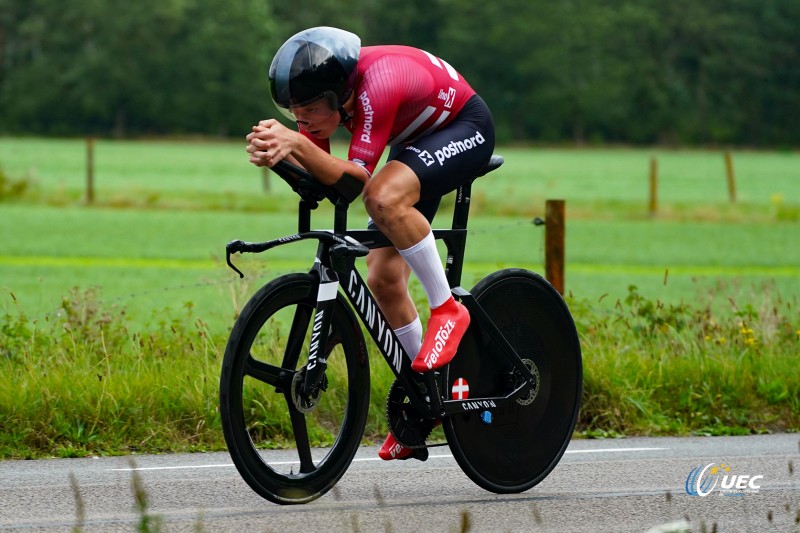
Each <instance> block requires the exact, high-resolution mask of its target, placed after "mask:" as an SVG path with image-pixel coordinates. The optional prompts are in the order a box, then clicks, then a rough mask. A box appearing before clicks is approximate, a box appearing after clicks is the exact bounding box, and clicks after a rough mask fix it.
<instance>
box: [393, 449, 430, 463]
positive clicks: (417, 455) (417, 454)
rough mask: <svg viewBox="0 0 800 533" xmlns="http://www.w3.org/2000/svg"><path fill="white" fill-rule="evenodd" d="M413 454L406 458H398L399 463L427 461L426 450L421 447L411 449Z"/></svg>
mask: <svg viewBox="0 0 800 533" xmlns="http://www.w3.org/2000/svg"><path fill="white" fill-rule="evenodd" d="M413 450H414V452H413V453H412V454H411V455H408V456H406V457H400V458H399V459H398V460H399V461H406V460H408V459H416V460H417V461H427V460H428V456H429V454H428V448H426V447H424V446H421V447H415V448H413Z"/></svg>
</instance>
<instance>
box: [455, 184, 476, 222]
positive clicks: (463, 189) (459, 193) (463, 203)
mask: <svg viewBox="0 0 800 533" xmlns="http://www.w3.org/2000/svg"><path fill="white" fill-rule="evenodd" d="M473 181H474V179H470V180H467V181H466V182H464V183H462V184H461V185H460V186H459V187H458V189H456V205H455V207H454V208H453V229H467V221H468V220H469V202H470V196H471V195H472V182H473Z"/></svg>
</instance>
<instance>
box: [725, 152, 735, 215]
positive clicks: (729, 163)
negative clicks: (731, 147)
mask: <svg viewBox="0 0 800 533" xmlns="http://www.w3.org/2000/svg"><path fill="white" fill-rule="evenodd" d="M725 175H726V176H727V178H728V198H730V200H731V203H732V204H735V203H736V176H734V174H733V155H731V153H730V152H725Z"/></svg>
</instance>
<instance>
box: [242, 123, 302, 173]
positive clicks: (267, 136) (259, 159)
mask: <svg viewBox="0 0 800 533" xmlns="http://www.w3.org/2000/svg"><path fill="white" fill-rule="evenodd" d="M297 135H299V134H298V133H297V132H296V131H292V130H290V129H289V128H287V127H286V126H284V125H283V124H281V123H280V122H278V121H277V120H275V119H269V120H262V121H261V122H259V123H258V125H256V126H253V131H252V132H251V133H250V134H249V135H247V137H246V139H247V142H248V143H249V144H248V145H247V153H248V154H250V162H251V163H253V164H254V165H256V166H259V167H264V166H266V167H270V168H271V167H273V166H275V164H276V163H278V161H280V160H282V159H283V158H285V157H286V156H288V155H289V154H291V153H292V151H293V150H294V148H295V145H296V142H297V140H296V136H297Z"/></svg>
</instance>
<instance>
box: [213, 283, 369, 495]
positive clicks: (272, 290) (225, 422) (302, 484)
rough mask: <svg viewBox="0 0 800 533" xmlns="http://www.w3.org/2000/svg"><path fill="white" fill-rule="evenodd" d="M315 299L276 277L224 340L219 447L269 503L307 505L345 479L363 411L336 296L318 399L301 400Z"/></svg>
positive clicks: (356, 354) (360, 376) (348, 318)
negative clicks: (224, 447) (223, 447)
mask: <svg viewBox="0 0 800 533" xmlns="http://www.w3.org/2000/svg"><path fill="white" fill-rule="evenodd" d="M316 296H317V282H316V278H315V277H314V276H312V275H310V274H289V275H286V276H282V277H280V278H278V279H276V280H274V281H272V282H270V283H268V284H267V285H265V286H264V287H263V288H262V289H261V290H259V291H258V292H257V293H256V294H255V295H254V296H253V298H251V300H250V301H249V302H248V304H247V305H246V306H245V308H244V310H243V311H242V314H241V316H240V317H239V318H238V319H237V321H236V324H235V325H234V328H233V331H232V332H231V336H230V339H229V340H228V346H227V348H226V350H225V358H224V360H223V364H222V377H221V380H220V414H221V418H222V427H223V431H224V434H225V441H226V442H227V444H228V450H229V451H230V454H231V457H232V458H233V462H234V464H235V465H236V467H237V469H238V470H239V472H240V474H241V475H242V477H243V478H244V480H245V481H246V482H247V483H248V484H249V485H250V486H251V487H252V488H253V490H255V491H256V492H257V493H259V494H260V495H261V496H263V497H264V498H267V499H268V500H270V501H273V502H275V503H282V504H290V503H305V502H308V501H311V500H313V499H315V498H318V497H319V496H321V495H322V494H324V493H325V492H326V491H328V490H329V489H330V488H331V487H333V485H334V484H335V483H336V482H337V481H338V480H339V478H340V477H341V476H342V475H343V474H344V472H345V471H346V470H347V467H348V466H349V464H350V461H352V458H353V456H354V455H355V452H356V450H357V448H358V445H359V443H360V441H361V436H362V434H363V431H364V424H365V421H366V416H367V410H368V407H369V366H368V359H367V351H366V347H365V344H364V338H363V335H362V334H361V330H360V328H359V326H358V323H357V321H356V319H355V316H354V315H353V313H352V311H351V310H350V308H349V307H348V306H347V304H346V303H345V301H344V299H343V298H342V296H341V295H339V296H338V297H337V299H336V304H335V306H334V309H333V313H332V320H331V326H330V332H329V335H328V344H327V346H325V347H324V350H323V356H324V357H326V358H327V370H326V372H325V375H324V377H323V379H322V386H321V387H320V390H319V391H318V392H317V393H315V394H313V395H311V397H310V398H309V397H306V396H304V395H302V394H301V390H302V385H303V383H304V380H305V375H306V374H305V367H306V363H307V357H308V349H309V344H310V337H311V326H312V320H311V318H312V316H313V315H314V305H315V303H316Z"/></svg>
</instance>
